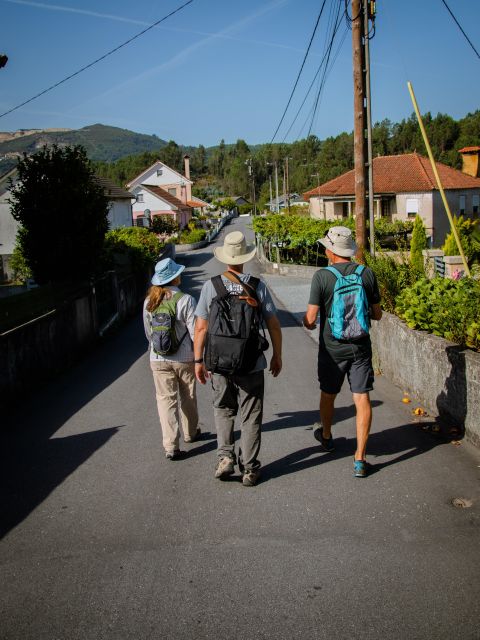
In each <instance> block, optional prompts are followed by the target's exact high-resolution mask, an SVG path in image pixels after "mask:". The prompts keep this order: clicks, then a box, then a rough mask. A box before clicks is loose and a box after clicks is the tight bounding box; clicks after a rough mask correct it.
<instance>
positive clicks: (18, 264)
mask: <svg viewBox="0 0 480 640" xmlns="http://www.w3.org/2000/svg"><path fill="white" fill-rule="evenodd" d="M10 267H11V269H12V271H13V279H14V280H18V281H20V282H25V281H26V280H28V279H29V278H31V277H32V272H31V270H30V268H29V266H28V264H27V261H26V260H25V257H24V255H23V253H22V249H21V247H20V245H19V244H18V243H16V244H15V248H14V249H13V253H12V257H11V258H10Z"/></svg>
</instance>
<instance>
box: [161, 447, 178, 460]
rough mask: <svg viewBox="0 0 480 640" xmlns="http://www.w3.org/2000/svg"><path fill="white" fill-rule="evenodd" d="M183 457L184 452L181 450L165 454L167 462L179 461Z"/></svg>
mask: <svg viewBox="0 0 480 640" xmlns="http://www.w3.org/2000/svg"><path fill="white" fill-rule="evenodd" d="M181 455H182V452H181V451H180V449H173V451H166V452H165V458H166V459H167V460H178V458H180V456H181Z"/></svg>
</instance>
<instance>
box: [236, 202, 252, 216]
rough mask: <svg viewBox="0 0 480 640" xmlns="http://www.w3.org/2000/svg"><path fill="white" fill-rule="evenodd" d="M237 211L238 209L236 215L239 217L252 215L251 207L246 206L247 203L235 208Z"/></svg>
mask: <svg viewBox="0 0 480 640" xmlns="http://www.w3.org/2000/svg"><path fill="white" fill-rule="evenodd" d="M237 209H238V213H239V214H240V215H246V214H247V215H248V214H250V213H252V211H253V205H251V204H248V203H247V204H241V205H240V206H238V207H237Z"/></svg>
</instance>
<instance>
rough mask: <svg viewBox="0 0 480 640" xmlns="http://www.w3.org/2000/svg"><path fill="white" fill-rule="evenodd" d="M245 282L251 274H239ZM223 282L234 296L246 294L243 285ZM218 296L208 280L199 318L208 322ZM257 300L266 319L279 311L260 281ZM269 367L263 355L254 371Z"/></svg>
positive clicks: (199, 307)
mask: <svg viewBox="0 0 480 640" xmlns="http://www.w3.org/2000/svg"><path fill="white" fill-rule="evenodd" d="M237 275H238V276H239V277H240V279H241V280H242V281H243V282H248V281H249V280H250V278H251V276H250V274H249V273H239V274H237ZM222 282H223V284H224V285H225V286H226V288H227V290H228V291H229V292H230V293H232V294H234V295H242V294H243V293H244V291H243V289H242V287H241V285H239V284H236V283H234V282H231V280H228V278H225V276H223V275H222ZM216 295H217V292H216V291H215V287H214V286H213V284H212V281H211V280H207V282H205V284H204V285H203V287H202V291H201V293H200V299H199V301H198V304H197V307H196V309H195V315H196V316H197V317H198V318H202V319H203V320H208V315H209V312H210V305H211V304H212V300H213V299H214V298H215V296H216ZM257 298H258V300H259V302H260V309H261V314H262V317H263V318H264V319H268V318H271V317H272V316H274V315H275V314H276V313H277V309H276V307H275V304H274V302H273V300H272V296H271V295H270V291H269V290H268V289H267V287H266V285H265V283H264V282H262V281H260V282H259V283H258V287H257ZM266 367H267V360H266V358H265V355H264V354H263V353H262V355H261V356H260V357H259V358H258V360H257V364H256V365H255V368H254V369H253V370H252V372H253V371H262V370H263V369H266Z"/></svg>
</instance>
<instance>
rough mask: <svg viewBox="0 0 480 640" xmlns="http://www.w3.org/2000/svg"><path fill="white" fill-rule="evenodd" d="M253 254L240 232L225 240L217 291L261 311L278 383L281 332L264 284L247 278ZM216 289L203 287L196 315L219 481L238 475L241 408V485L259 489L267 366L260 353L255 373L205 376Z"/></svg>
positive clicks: (197, 352)
mask: <svg viewBox="0 0 480 640" xmlns="http://www.w3.org/2000/svg"><path fill="white" fill-rule="evenodd" d="M255 251H256V250H255V245H247V242H246V240H245V236H244V235H243V233H242V232H241V231H233V232H232V233H229V234H227V235H226V236H225V240H224V244H223V247H216V248H215V250H214V253H215V257H216V258H217V260H219V261H220V262H222V263H223V264H226V265H227V271H226V274H228V275H229V277H227V276H226V275H223V274H222V276H221V280H220V281H219V280H218V279H217V281H216V286H217V287H219V286H222V285H223V287H224V288H225V294H226V295H234V296H244V298H243V299H244V300H247V299H249V302H250V303H251V304H252V306H255V307H256V306H257V305H258V311H259V313H260V315H261V317H262V318H263V320H264V321H265V324H266V326H267V329H268V332H269V335H270V339H271V343H272V349H273V355H272V358H271V360H270V371H271V373H272V375H273V376H274V377H276V376H278V374H279V373H280V371H281V369H282V332H281V328H280V323H279V321H278V318H277V315H276V308H275V304H274V303H273V300H272V297H271V295H270V293H269V291H268V289H267V287H266V286H265V284H264V283H263V282H261V281H257V279H255V278H253V277H252V276H251V275H250V274H248V273H243V265H244V264H245V263H246V262H248V261H249V260H251V259H252V258H253V257H254V256H255ZM230 278H231V279H230ZM241 283H243V285H242V284H241ZM249 283H250V284H249ZM252 283H255V284H256V285H257V286H256V289H254V288H253V287H252ZM216 286H215V283H214V282H213V281H212V280H208V281H207V282H205V284H204V285H203V288H202V291H201V294H200V299H199V301H198V305H197V308H196V310H195V315H196V322H195V340H194V356H195V375H196V377H197V380H198V381H199V382H200V383H201V384H205V383H206V381H207V378H210V377H211V382H212V394H213V407H214V416H215V427H216V431H217V464H216V467H215V477H216V478H219V479H225V478H227V477H228V476H230V475H232V474H233V473H234V469H235V463H236V461H237V459H236V455H235V445H234V437H233V429H234V422H235V417H236V415H237V413H238V410H239V408H240V415H241V440H240V451H239V456H238V463H239V467H240V470H241V471H242V473H243V475H242V483H243V485H244V486H247V487H252V486H254V485H255V484H257V482H258V479H259V477H260V471H259V469H260V462H259V460H258V454H259V451H260V442H261V428H262V413H263V395H264V369H265V368H266V367H267V361H266V358H265V355H264V354H263V353H259V355H258V357H257V355H256V353H254V358H253V363H252V368H251V369H250V370H249V371H246V372H245V371H242V372H241V373H233V374H231V375H223V374H222V373H218V372H215V371H213V372H212V373H210V372H209V371H207V369H206V367H205V362H204V349H205V343H206V339H207V333H208V327H209V317H210V308H211V306H212V301H213V300H214V298H216V297H217V295H218V292H217V289H216ZM244 287H245V288H246V289H247V291H245V288H244ZM245 294H247V295H245ZM252 297H253V299H252Z"/></svg>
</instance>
